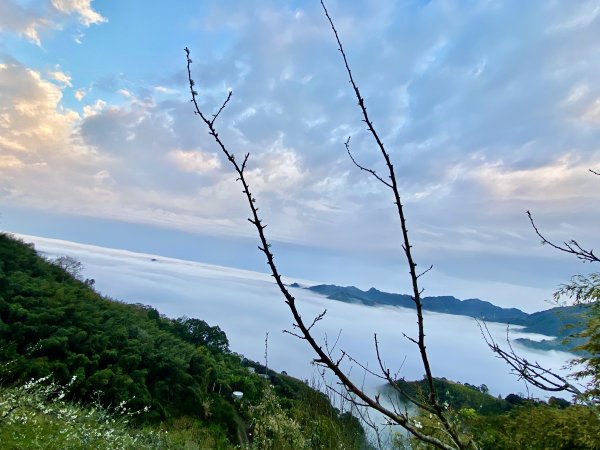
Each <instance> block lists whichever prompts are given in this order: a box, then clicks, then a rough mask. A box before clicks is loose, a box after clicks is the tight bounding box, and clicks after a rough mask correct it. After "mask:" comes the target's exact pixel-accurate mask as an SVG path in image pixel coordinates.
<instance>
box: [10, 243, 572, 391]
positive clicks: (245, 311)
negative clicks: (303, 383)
mask: <svg viewBox="0 0 600 450" xmlns="http://www.w3.org/2000/svg"><path fill="white" fill-rule="evenodd" d="M20 237H21V238H22V239H23V240H25V241H27V242H33V243H34V244H35V247H36V249H37V250H38V251H39V252H40V253H42V254H44V255H45V256H47V257H50V258H52V257H56V256H59V255H69V256H72V257H74V258H76V259H77V260H79V261H81V262H82V263H83V264H84V266H85V270H84V274H83V275H84V276H85V277H89V278H94V279H95V281H96V285H95V286H96V289H97V290H98V291H99V292H101V293H102V294H104V295H106V296H109V297H111V298H114V299H118V300H121V301H124V302H129V303H143V304H145V305H151V306H153V307H155V308H157V309H158V311H160V313H162V314H165V315H167V316H169V317H179V316H183V315H186V316H188V317H195V318H200V319H203V320H205V321H206V322H208V323H209V324H211V325H218V326H219V327H221V329H223V331H225V332H226V333H227V336H228V338H229V341H230V348H231V349H232V351H235V352H237V353H241V354H243V355H245V356H246V357H248V358H250V359H253V360H256V361H260V362H263V363H264V354H265V336H266V333H269V338H268V365H269V367H270V368H272V369H274V370H277V371H283V370H285V371H286V372H287V373H288V374H290V375H293V376H295V377H298V378H300V379H313V378H314V377H317V376H318V372H317V370H316V368H315V366H314V365H313V364H311V361H312V359H313V354H312V353H311V349H310V348H309V347H308V344H307V343H306V342H304V341H302V340H300V339H298V338H296V337H294V336H291V335H289V334H285V333H283V332H282V330H284V329H287V330H292V317H291V314H290V311H289V309H288V307H287V305H286V304H285V303H284V301H283V298H282V296H281V294H280V292H279V291H278V289H277V286H276V285H275V284H274V282H273V280H272V278H271V277H270V276H269V275H266V274H263V273H258V272H251V271H245V270H239V269H233V268H229V267H222V266H216V265H210V264H203V263H199V262H192V261H183V260H177V259H172V258H166V257H161V256H157V255H149V254H142V253H133V252H129V251H125V250H116V249H108V248H103V247H96V246H91V245H84V244H79V243H73V242H68V241H60V240H54V239H46V238H40V237H34V236H20ZM286 281H289V282H290V283H291V282H292V281H297V282H299V283H300V284H303V285H310V284H313V283H311V282H309V281H306V280H286ZM314 284H316V283H314ZM292 293H293V295H295V296H296V298H297V304H298V307H299V310H300V312H301V314H302V315H303V317H304V319H305V321H306V322H308V323H311V322H312V318H313V317H315V316H316V315H318V314H319V313H321V312H322V311H323V310H324V309H327V314H326V316H325V318H324V319H323V320H322V321H320V322H319V323H318V324H317V325H316V326H315V332H314V334H315V336H316V337H317V338H318V339H320V340H321V341H322V342H323V343H324V342H325V339H327V340H328V342H329V343H330V344H332V343H333V342H335V341H336V340H338V336H339V341H338V343H337V347H336V351H337V350H339V349H343V350H345V351H346V352H348V353H349V354H350V355H352V357H353V358H355V359H356V360H358V361H360V362H361V363H362V364H364V365H365V366H368V367H369V368H371V369H377V367H378V364H377V359H376V357H375V351H374V344H373V335H374V333H377V336H378V340H379V341H380V349H381V354H382V356H383V359H384V360H385V362H386V365H387V366H388V367H389V368H390V369H391V370H392V371H395V370H397V369H400V368H401V371H400V372H399V373H400V376H403V377H405V378H406V379H409V380H410V379H420V378H421V377H422V375H423V373H424V371H423V368H422V365H421V362H420V359H419V356H418V352H417V348H416V346H415V345H414V344H412V343H411V342H410V341H409V340H407V338H406V337H405V336H404V335H403V333H406V335H408V336H411V337H416V316H415V314H414V311H411V310H408V309H405V308H396V307H370V306H364V305H358V304H348V303H342V302H338V301H334V300H329V299H327V298H325V297H323V296H321V295H318V294H315V293H313V292H310V291H307V290H304V289H299V288H296V289H292ZM488 325H489V328H490V331H491V332H492V334H493V335H494V336H495V337H496V338H497V339H498V340H499V341H502V340H503V339H505V335H506V326H505V325H502V324H496V323H490V324H488ZM425 327H426V339H427V349H428V352H429V357H430V361H431V365H432V369H433V372H434V375H435V376H438V377H446V378H448V379H452V380H456V381H460V382H463V383H465V382H468V383H471V384H474V385H481V384H483V383H485V384H486V385H487V386H488V387H489V389H490V393H492V394H494V395H502V396H505V395H507V394H509V393H523V394H527V389H526V387H525V385H524V384H523V382H522V381H519V380H518V379H517V378H516V377H515V376H514V375H511V374H510V373H509V369H508V367H507V366H506V364H505V363H504V362H503V361H501V360H499V359H498V358H496V357H494V355H493V354H492V352H490V350H489V349H488V347H487V345H486V343H485V342H484V340H483V338H482V336H481V332H480V330H479V327H478V325H477V323H476V321H475V320H473V319H471V318H467V317H463V316H454V315H447V314H438V313H429V312H428V313H425ZM517 337H529V338H530V339H541V338H543V336H541V335H532V334H528V333H522V332H520V331H519V330H518V328H517V327H514V328H511V338H513V339H514V338H517ZM515 348H516V349H517V350H518V351H519V352H520V353H521V354H522V355H523V356H526V357H527V358H529V359H530V360H531V361H538V362H539V363H541V364H542V365H544V366H546V367H548V368H552V369H555V370H557V371H561V370H562V371H563V372H564V369H562V368H563V366H564V365H565V364H566V363H567V362H568V360H569V359H570V358H571V357H572V355H570V354H568V353H563V352H556V351H535V350H532V349H528V348H525V347H521V346H519V345H517V344H515ZM346 368H347V369H348V371H350V373H351V377H352V378H353V379H354V380H355V381H356V382H358V383H359V384H360V383H363V382H364V384H365V386H366V387H367V389H368V390H369V391H374V390H376V389H377V388H378V387H380V386H381V385H382V381H381V380H379V379H377V378H375V377H373V376H369V375H367V376H365V373H364V370H361V369H360V368H359V367H358V366H356V364H354V366H353V367H351V365H348V366H347V367H346ZM530 394H531V395H533V396H536V397H540V398H545V397H547V396H548V395H547V393H544V392H541V391H537V390H535V389H532V388H530Z"/></svg>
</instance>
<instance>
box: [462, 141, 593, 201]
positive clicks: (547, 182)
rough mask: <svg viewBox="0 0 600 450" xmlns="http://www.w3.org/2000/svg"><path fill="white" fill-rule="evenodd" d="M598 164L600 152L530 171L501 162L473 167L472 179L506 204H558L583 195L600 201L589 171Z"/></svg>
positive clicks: (557, 160) (560, 160)
mask: <svg viewBox="0 0 600 450" xmlns="http://www.w3.org/2000/svg"><path fill="white" fill-rule="evenodd" d="M598 165H600V151H599V152H597V153H596V156H595V158H594V159H592V160H586V161H585V162H584V161H581V160H580V158H578V157H577V156H575V155H574V154H572V153H569V154H566V155H564V156H562V157H560V158H558V159H556V160H554V161H551V162H550V163H548V164H545V165H542V166H539V167H535V168H530V169H513V168H510V167H506V166H503V165H502V164H501V163H497V164H486V165H484V166H482V167H480V168H473V169H472V173H471V175H470V176H472V177H473V178H475V179H476V180H477V181H478V182H479V183H480V184H481V185H483V186H485V187H486V188H487V189H488V190H489V191H490V192H492V194H493V197H494V199H498V200H503V201H511V200H525V201H529V202H531V203H532V204H533V203H534V202H541V201H543V202H549V203H555V204H558V203H564V202H568V201H570V200H571V199H575V198H581V196H582V194H585V196H586V197H595V198H596V200H597V201H600V191H599V190H598V189H597V188H595V186H594V183H597V180H596V179H594V177H591V176H590V173H589V171H588V168H593V167H597V166H598ZM595 193H598V194H596V195H595ZM557 206H558V205H557Z"/></svg>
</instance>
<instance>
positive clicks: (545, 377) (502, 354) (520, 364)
mask: <svg viewBox="0 0 600 450" xmlns="http://www.w3.org/2000/svg"><path fill="white" fill-rule="evenodd" d="M477 325H478V326H479V329H480V330H481V334H482V336H483V339H484V340H485V343H486V344H487V346H488V347H489V348H490V350H491V351H492V352H494V354H495V355H496V356H497V357H498V358H500V359H502V360H504V361H505V362H506V363H507V364H508V365H509V366H510V367H511V372H512V373H514V374H515V375H517V377H518V378H519V379H520V380H524V381H525V382H526V383H529V384H531V385H532V386H535V387H537V388H539V389H542V390H544V391H548V392H569V393H571V394H573V395H575V396H580V395H581V391H580V390H579V389H578V388H577V387H576V386H575V385H573V384H572V383H570V382H569V381H568V380H567V379H566V378H565V377H563V376H561V375H559V374H557V373H556V372H553V371H551V370H549V369H546V368H544V367H542V366H541V365H540V364H539V363H538V362H537V361H535V362H531V361H528V360H527V359H526V358H524V357H522V356H519V355H518V354H517V353H516V352H515V350H514V348H513V346H512V343H511V342H510V339H509V334H508V327H507V331H506V343H507V347H508V350H505V349H503V348H502V347H500V345H498V343H497V342H496V341H495V340H494V338H493V336H492V334H491V332H490V330H489V328H488V326H487V323H486V322H480V321H479V320H478V321H477Z"/></svg>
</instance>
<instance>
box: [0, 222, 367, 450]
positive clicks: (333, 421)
mask: <svg viewBox="0 0 600 450" xmlns="http://www.w3.org/2000/svg"><path fill="white" fill-rule="evenodd" d="M89 284H90V283H89V282H83V281H81V280H79V279H77V278H76V277H75V276H72V275H71V274H69V273H68V272H66V271H64V270H63V269H61V268H60V267H58V266H57V265H55V264H52V263H50V262H48V261H46V260H44V259H43V258H41V257H40V256H39V255H38V254H37V253H36V252H35V250H34V248H33V246H32V245H30V244H24V243H23V242H20V241H18V240H15V239H13V238H11V237H10V236H8V235H6V234H0V381H1V382H3V383H9V384H11V383H16V384H22V383H23V382H25V381H27V380H30V379H32V378H35V379H38V378H40V377H43V376H46V375H52V377H53V379H54V380H55V381H57V382H59V383H62V384H67V383H69V382H70V380H71V379H72V378H73V377H75V380H74V382H73V383H72V388H71V390H70V395H71V397H72V399H74V400H77V401H82V402H84V403H85V402H91V401H93V400H97V399H99V400H100V402H101V403H103V404H105V405H113V406H114V405H118V404H120V403H121V402H127V404H128V405H129V407H130V408H131V409H133V410H142V409H143V408H144V407H146V406H149V407H150V411H149V412H148V413H147V414H143V415H141V416H139V417H140V420H141V421H143V422H145V423H149V424H157V423H159V422H164V423H168V422H169V421H171V420H174V419H176V418H181V417H189V418H191V419H192V423H194V424H195V425H194V426H199V427H203V428H205V429H210V430H211V433H212V434H213V435H215V436H217V438H216V439H215V442H221V443H222V446H221V447H219V448H228V445H229V443H240V442H243V441H244V439H246V438H245V436H246V435H247V431H248V429H249V428H250V426H251V423H252V420H253V419H252V417H251V414H250V411H251V410H252V405H255V404H257V403H259V402H260V401H261V400H262V393H263V391H264V389H265V387H266V386H267V385H268V384H272V385H274V387H275V393H276V394H277V395H278V397H279V402H280V403H281V404H282V406H284V407H285V408H286V411H288V412H289V413H290V414H293V417H294V418H295V419H294V420H296V421H297V422H298V423H300V424H301V425H305V426H307V427H310V433H312V434H313V435H314V436H316V437H318V438H319V439H320V442H321V444H320V445H317V446H316V447H315V448H329V447H328V445H329V440H335V441H338V440H339V439H340V437H339V436H342V438H341V439H345V445H347V446H348V448H356V446H357V445H358V444H357V443H359V442H362V440H363V435H362V429H361V428H360V426H359V425H358V423H357V421H356V420H355V419H354V418H353V417H352V416H349V415H342V414H340V413H339V412H338V411H337V410H335V409H334V408H333V407H332V406H331V404H330V403H329V402H328V401H327V399H326V398H325V397H324V396H323V395H322V394H320V393H319V392H316V391H314V390H312V389H310V388H309V387H308V386H306V385H305V384H304V383H303V382H301V381H299V380H296V379H294V378H292V377H288V376H285V375H279V374H276V373H274V372H270V373H269V376H268V377H267V378H268V379H267V380H265V379H263V378H261V377H260V376H259V375H257V374H255V373H252V372H251V371H250V370H248V366H249V365H253V366H256V363H251V362H249V361H247V360H246V359H245V358H243V357H242V356H241V355H237V354H235V353H232V352H231V351H230V350H229V348H228V342H227V337H226V336H225V333H223V332H222V331H221V330H220V329H219V328H218V327H214V326H209V325H208V324H206V323H205V322H204V321H202V320H199V319H190V318H186V317H183V318H180V319H177V320H173V319H169V318H166V317H163V316H161V315H160V314H159V313H158V311H156V310H155V309H153V308H151V307H148V306H144V305H139V304H138V305H130V304H124V303H121V302H118V301H114V300H109V299H107V298H104V297H102V296H101V295H99V294H98V293H97V292H95V291H94V290H93V289H92V288H91V287H90V286H89ZM233 391H242V392H243V393H244V397H243V404H240V403H238V402H236V401H234V399H233V396H232V393H233ZM319 427H321V428H319ZM327 430H329V431H327ZM307 433H309V431H307ZM220 445H221V444H220Z"/></svg>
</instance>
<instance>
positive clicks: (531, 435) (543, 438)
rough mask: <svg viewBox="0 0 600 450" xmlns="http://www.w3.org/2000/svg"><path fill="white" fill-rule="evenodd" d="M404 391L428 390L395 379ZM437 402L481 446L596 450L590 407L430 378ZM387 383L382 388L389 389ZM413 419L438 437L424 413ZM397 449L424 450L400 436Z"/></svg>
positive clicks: (597, 423)
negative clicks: (500, 395) (495, 393)
mask: <svg viewBox="0 0 600 450" xmlns="http://www.w3.org/2000/svg"><path fill="white" fill-rule="evenodd" d="M398 384H399V386H400V387H401V388H402V390H403V391H404V392H406V393H408V394H409V395H411V396H413V397H416V398H422V397H423V396H426V395H427V394H428V388H427V382H426V380H420V381H412V382H408V381H404V380H399V381H398ZM435 386H436V389H437V392H438V394H439V396H440V401H441V403H442V404H443V405H445V406H446V407H447V410H448V412H449V414H450V417H452V420H454V421H455V422H456V423H457V424H458V425H459V428H460V429H461V430H462V432H463V433H468V434H470V435H472V436H475V437H476V439H477V442H478V444H479V446H480V448H481V449H482V450H488V449H489V450H505V449H506V450H509V449H510V450H512V449H531V450H534V449H565V450H566V449H600V417H599V415H598V411H597V410H596V409H595V408H592V407H589V406H582V405H573V404H571V403H570V402H568V401H566V400H564V399H561V398H557V397H550V400H549V401H548V402H545V401H541V400H535V399H530V398H524V397H522V396H521V395H518V394H508V395H507V396H506V397H505V398H496V397H493V396H491V395H489V393H488V391H487V387H486V386H485V385H481V386H473V385H469V384H461V383H456V382H453V381H449V380H446V379H443V378H442V379H435ZM391 392H392V391H391V388H390V390H389V392H388V393H391ZM414 420H415V421H416V422H418V423H419V425H420V426H422V427H424V428H427V429H428V430H430V431H431V433H432V434H433V435H436V434H437V435H438V436H439V437H440V438H441V439H443V438H444V437H443V434H441V433H440V432H439V424H437V423H436V421H435V419H434V418H433V417H430V415H429V414H421V415H420V416H418V417H415V418H414ZM395 445H396V447H397V448H412V449H426V448H429V447H427V445H425V444H423V443H422V442H418V441H416V440H410V441H408V440H406V439H404V438H403V436H402V435H397V436H396V439H395Z"/></svg>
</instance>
